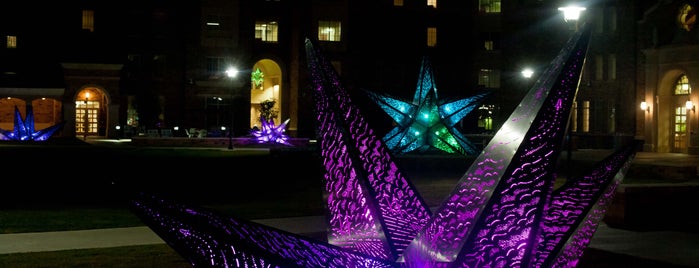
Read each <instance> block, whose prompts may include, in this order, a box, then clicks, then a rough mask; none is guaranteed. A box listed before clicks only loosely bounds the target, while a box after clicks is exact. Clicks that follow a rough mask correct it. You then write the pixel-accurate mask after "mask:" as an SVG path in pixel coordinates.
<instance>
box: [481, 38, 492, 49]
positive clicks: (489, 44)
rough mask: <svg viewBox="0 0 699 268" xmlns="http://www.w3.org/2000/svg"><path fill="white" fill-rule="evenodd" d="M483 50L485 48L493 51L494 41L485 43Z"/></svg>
mask: <svg viewBox="0 0 699 268" xmlns="http://www.w3.org/2000/svg"><path fill="white" fill-rule="evenodd" d="M483 48H485V50H493V41H492V40H486V41H484V42H483Z"/></svg>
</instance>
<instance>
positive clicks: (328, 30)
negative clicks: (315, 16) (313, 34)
mask: <svg viewBox="0 0 699 268" xmlns="http://www.w3.org/2000/svg"><path fill="white" fill-rule="evenodd" d="M340 33H341V27H340V22H339V21H327V20H321V21H318V40H320V41H333V42H340V41H341V40H340V36H341V35H340Z"/></svg>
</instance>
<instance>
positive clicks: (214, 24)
mask: <svg viewBox="0 0 699 268" xmlns="http://www.w3.org/2000/svg"><path fill="white" fill-rule="evenodd" d="M219 26H221V17H219V16H215V15H208V16H206V27H207V28H210V29H213V28H218V27H219Z"/></svg>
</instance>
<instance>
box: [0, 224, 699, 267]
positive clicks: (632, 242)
mask: <svg viewBox="0 0 699 268" xmlns="http://www.w3.org/2000/svg"><path fill="white" fill-rule="evenodd" d="M255 222H258V223H261V224H264V225H267V226H271V227H275V228H278V229H281V230H285V231H289V232H292V233H297V234H304V235H305V234H311V235H317V234H319V233H323V232H325V227H326V226H325V219H324V216H312V217H292V218H280V219H264V220H256V221H255ZM163 243H165V242H164V241H163V240H162V239H160V237H158V236H157V235H156V234H155V233H154V232H153V231H151V229H150V228H148V227H145V226H143V227H131V228H112V229H98V230H82V231H67V232H44V233H21V234H4V235H0V254H11V253H26V252H40V251H58V250H74V249H87V248H108V247H121V246H136V245H151V244H163ZM589 248H592V249H597V250H602V251H606V252H610V253H615V254H623V255H627V256H632V257H636V258H640V259H646V260H649V261H657V262H661V263H666V264H668V266H669V265H673V267H677V266H685V267H699V254H697V253H699V233H683V232H671V231H657V232H635V231H628V230H622V229H615V228H611V227H609V226H607V225H606V224H604V223H603V224H601V225H600V226H599V228H598V229H597V232H596V233H595V235H594V237H593V239H592V241H591V243H590V245H589Z"/></svg>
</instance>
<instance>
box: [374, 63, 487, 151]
mask: <svg viewBox="0 0 699 268" xmlns="http://www.w3.org/2000/svg"><path fill="white" fill-rule="evenodd" d="M430 93H432V94H430ZM367 94H368V95H369V97H370V98H371V99H372V100H374V102H376V103H377V104H378V105H379V106H380V107H381V108H382V109H384V111H385V112H386V113H387V114H388V115H389V116H391V118H393V120H394V121H395V122H396V124H397V126H396V127H395V128H393V130H391V131H390V132H389V133H388V134H386V136H385V137H384V138H383V140H384V142H385V143H386V145H388V147H389V148H390V149H391V151H392V152H393V153H395V154H397V155H401V154H405V153H408V152H411V151H416V150H417V151H420V152H425V151H427V150H429V149H430V148H436V149H439V150H442V151H444V152H447V153H459V154H465V155H474V154H476V148H475V146H474V145H473V143H471V142H470V141H469V140H468V139H466V137H464V135H463V134H461V132H460V131H459V130H458V129H456V128H455V127H454V126H455V125H456V123H458V122H459V121H461V119H463V118H464V117H466V116H467V115H468V114H469V113H470V112H471V111H473V110H474V109H475V108H476V105H478V103H480V102H481V101H482V100H483V99H484V98H485V97H486V96H487V95H488V94H487V93H480V94H477V95H475V96H473V97H470V98H466V99H460V100H439V99H438V97H437V87H436V85H435V83H434V75H433V73H432V66H431V65H430V63H429V59H428V58H427V57H423V60H422V65H421V66H420V74H419V76H418V83H417V90H416V91H415V95H414V97H413V101H412V102H405V101H401V100H398V99H396V98H394V97H391V96H389V95H386V94H380V93H375V92H370V91H367Z"/></svg>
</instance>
